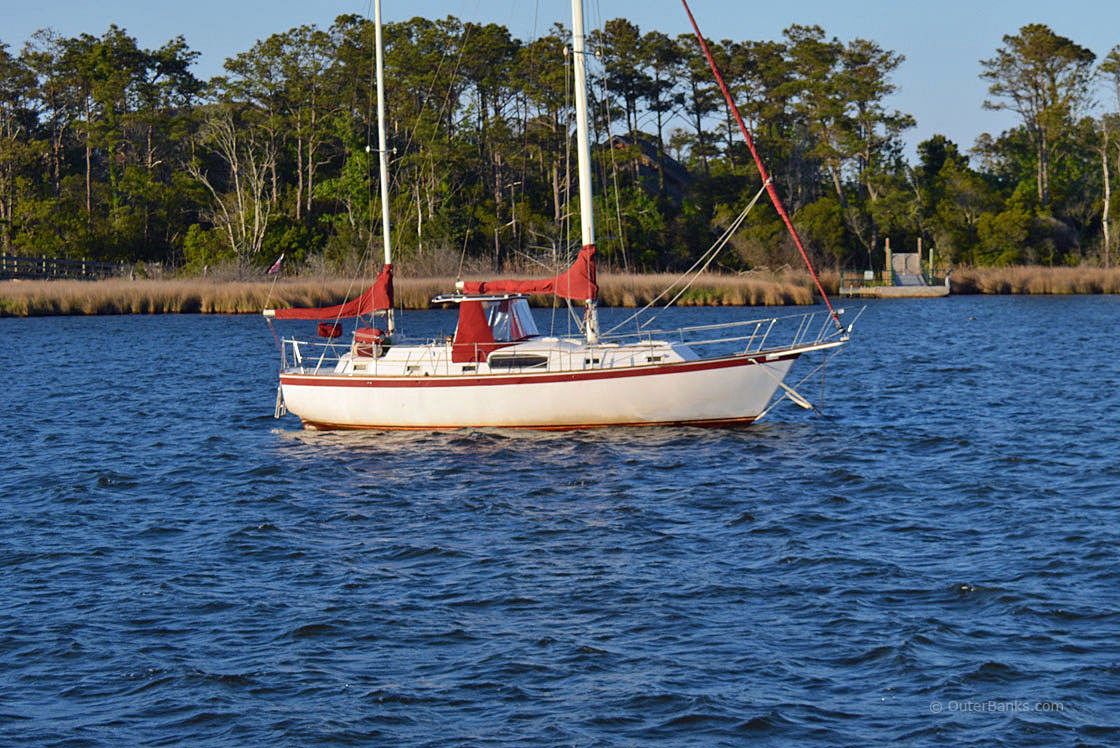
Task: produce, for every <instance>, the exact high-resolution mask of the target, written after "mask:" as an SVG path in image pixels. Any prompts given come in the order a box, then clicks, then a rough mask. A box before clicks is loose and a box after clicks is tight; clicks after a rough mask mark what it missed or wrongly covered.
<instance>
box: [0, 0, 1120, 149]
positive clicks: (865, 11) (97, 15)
mask: <svg viewBox="0 0 1120 748" xmlns="http://www.w3.org/2000/svg"><path fill="white" fill-rule="evenodd" d="M584 3H585V7H586V14H587V19H588V25H589V26H593V25H596V23H597V22H599V23H601V22H602V21H603V20H606V19H609V18H617V17H625V18H629V19H630V20H631V21H633V22H634V23H636V24H637V25H638V26H639V27H641V29H642V30H643V31H650V30H653V29H657V30H660V31H663V32H665V33H667V34H670V35H676V34H680V33H685V32H687V31H689V27H688V21H687V19H686V17H685V15H684V12H683V10H682V9H681V6H680V3H679V2H678V1H677V0H584ZM691 5H692V9H693V12H694V13H695V14H696V17H697V21H698V22H699V24H700V27H701V29H702V30H703V31H704V33H705V34H706V35H707V36H708V37H712V38H717V39H725V38H730V39H735V40H745V39H777V38H780V37H781V33H782V29H784V28H786V27H787V26H789V25H790V24H794V23H800V24H818V25H820V26H822V27H823V28H824V29H825V31H826V32H827V33H828V34H830V35H832V36H836V37H839V38H840V39H841V40H842V41H847V40H849V39H852V38H855V37H865V38H869V39H873V40H875V41H876V42H878V43H879V44H880V45H882V46H883V47H886V48H887V49H891V50H893V51H895V52H900V53H902V54H903V55H905V56H906V61H905V62H904V63H903V64H902V66H901V67H900V68H899V70H898V71H897V73H896V75H895V83H896V84H897V86H898V88H899V91H898V93H897V94H896V95H895V96H894V97H893V101H892V103H893V105H894V107H896V108H897V109H900V110H902V111H904V112H908V113H910V114H912V115H914V116H915V118H916V119H917V120H918V126H917V127H916V128H915V129H913V130H911V131H910V132H909V133H908V134H907V141H908V143H909V144H910V145H911V148H912V147H913V145H914V144H916V143H918V142H920V141H922V140H924V139H925V138H928V137H929V136H931V135H933V134H935V133H941V134H944V135H947V136H948V137H949V138H951V139H952V140H954V141H956V142H957V143H959V144H960V145H961V146H962V147H964V148H968V147H971V146H972V144H973V142H974V141H975V139H976V136H977V135H979V134H980V133H981V132H991V133H993V134H996V133H998V132H1000V131H1002V130H1004V129H1006V128H1007V127H1009V126H1011V125H1013V124H1015V120H1014V118H1013V116H1012V115H1010V114H1008V113H1003V112H990V111H985V110H984V109H983V108H982V106H981V104H982V102H983V100H984V96H985V86H984V83H983V82H982V81H981V80H980V79H979V78H978V74H979V72H980V65H979V62H978V61H979V60H980V59H981V58H986V57H991V56H992V55H993V53H994V51H995V49H996V48H997V47H998V46H1000V44H1001V39H1002V37H1003V35H1004V34H1011V33H1015V32H1016V31H1017V30H1018V29H1019V27H1020V26H1023V25H1024V24H1027V23H1045V24H1047V25H1049V26H1050V27H1051V28H1053V29H1054V30H1055V31H1056V32H1057V33H1059V34H1062V35H1064V36H1068V37H1070V38H1071V39H1073V40H1074V41H1075V42H1077V43H1079V44H1081V45H1083V46H1086V47H1089V48H1090V49H1092V50H1093V51H1094V52H1096V53H1097V55H1098V56H1103V55H1105V54H1107V52H1108V51H1109V49H1111V48H1112V47H1113V46H1115V45H1117V44H1120V2H1116V0H1064V1H1062V2H1054V0H1045V1H1044V0H987V1H985V0H979V1H977V0H971V1H967V0H934V1H933V2H929V1H926V2H906V1H905V0H903V1H901V2H899V1H897V0H896V1H893V2H892V1H890V0H846V1H840V0H831V1H829V0H800V2H778V3H774V2H747V0H692V2H691ZM371 7H372V6H371V4H370V0H360V1H357V0H338V1H337V2H334V3H323V2H314V1H312V2H307V1H306V0H305V1H304V2H295V0H271V1H270V2H264V1H263V0H226V1H225V2H219V1H218V0H181V1H179V2H174V3H168V2H163V3H161V2H153V0H145V1H141V0H100V1H99V2H88V0H86V1H83V2H77V1H75V0H39V1H38V2H35V1H34V0H32V1H31V2H23V1H21V0H4V1H3V3H2V4H0V42H3V43H6V44H7V45H8V46H9V47H10V48H12V49H18V48H20V47H21V46H22V45H23V43H24V42H25V41H26V40H27V38H28V37H29V36H30V35H31V34H32V33H33V32H34V31H35V30H36V29H39V28H44V27H50V28H53V29H54V30H55V31H57V32H59V33H61V34H64V35H67V36H71V35H75V34H79V33H82V32H88V33H91V34H100V33H102V32H103V31H104V30H105V29H106V28H108V26H109V24H111V23H115V24H117V25H118V26H121V27H122V28H124V29H126V30H127V31H128V32H129V33H130V34H132V35H133V36H135V37H136V38H137V39H139V41H140V43H141V44H143V45H145V46H148V47H154V46H159V45H161V44H163V43H164V42H166V41H167V40H168V39H170V38H172V37H174V36H176V35H177V34H182V35H183V36H185V37H186V39H187V42H188V43H189V44H190V46H191V48H193V49H195V50H197V51H199V52H201V53H202V57H201V59H200V61H199V64H198V65H197V67H196V74H198V75H200V76H203V77H206V76H210V75H214V74H216V73H218V72H220V71H221V66H222V62H223V60H224V59H225V58H226V57H227V56H230V55H232V54H236V53H237V52H241V51H245V50H247V49H248V48H249V47H250V46H251V45H252V44H253V42H254V41H256V40H258V39H263V38H264V37H266V36H268V35H269V34H273V33H276V32H280V31H285V30H287V29H289V28H292V27H293V26H298V25H300V24H304V23H312V24H318V25H320V26H324V27H325V26H327V25H329V24H330V22H331V20H333V18H334V17H335V16H337V15H339V14H342V13H357V14H360V15H367V14H369V13H370V12H371ZM382 8H383V12H384V14H385V17H386V19H387V20H390V21H393V20H402V19H405V18H410V17H412V16H416V15H421V16H428V17H443V16H446V15H454V16H456V17H458V18H461V19H465V20H475V21H492V22H496V23H503V24H505V25H507V26H509V27H510V29H511V30H512V31H513V33H514V34H515V35H516V36H519V37H520V38H522V39H529V38H532V37H534V36H537V35H539V34H541V33H544V32H545V31H547V29H548V28H549V26H550V25H551V24H552V23H553V22H554V21H558V20H562V19H564V18H566V17H567V14H568V10H567V8H568V3H567V2H565V0H485V1H484V0H407V2H405V1H403V0H382ZM1101 98H1102V100H1104V101H1105V102H1106V103H1108V104H1110V105H1112V106H1114V105H1115V104H1114V102H1112V101H1111V100H1109V99H1108V98H1107V97H1106V96H1105V95H1104V93H1103V91H1102V96H1101Z"/></svg>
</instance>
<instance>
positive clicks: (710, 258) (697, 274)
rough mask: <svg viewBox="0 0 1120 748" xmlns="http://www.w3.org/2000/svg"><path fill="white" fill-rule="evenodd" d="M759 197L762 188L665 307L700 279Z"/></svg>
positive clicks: (669, 305) (651, 319) (675, 301)
mask: <svg viewBox="0 0 1120 748" xmlns="http://www.w3.org/2000/svg"><path fill="white" fill-rule="evenodd" d="M763 189H765V187H763ZM760 197H762V190H759V191H758V192H757V193H756V194H755V196H754V199H753V200H751V202H750V204H749V205H747V207H746V208H744V209H743V212H742V213H740V214H739V217H738V218H736V219H735V220H734V221H733V222H732V223H731V225H730V226H728V227H727V230H726V231H724V232H723V236H721V237H720V238H719V239H718V240H717V241H716V243H715V244H714V245H712V249H710V250H709V251H708V252H707V253H706V254H707V255H708V259H707V260H706V261H705V262H704V265H703V266H702V267H701V268H700V269H699V270H697V271H696V272H695V273H693V274H692V280H690V281H689V282H688V283H687V284H686V285H685V286H684V288H682V289H681V290H680V291H679V292H677V295H676V296H674V297H673V300H672V301H670V302H669V303H668V304H666V305H665V307H666V308H667V307H671V306H672V305H673V304H676V303H677V301H679V300H680V298H681V296H683V295H684V294H685V292H686V291H688V289H690V288H692V286H693V284H695V283H696V281H697V280H699V279H700V276H701V274H703V273H704V272H705V271H706V270H707V269H708V267H709V266H710V265H711V264H712V262H713V261H714V260H715V259H716V257H718V256H719V253H720V252H722V251H723V248H724V247H726V246H727V243H728V242H730V241H731V237H732V236H734V235H735V232H736V231H738V230H739V227H740V226H742V225H743V221H745V220H746V219H747V214H748V213H750V212H751V209H752V208H754V206H755V203H757V202H758V200H759V198H760ZM656 316H657V315H654V316H653V317H651V318H650V321H651V322H652V321H653V320H654V319H655V318H656ZM647 324H648V323H647Z"/></svg>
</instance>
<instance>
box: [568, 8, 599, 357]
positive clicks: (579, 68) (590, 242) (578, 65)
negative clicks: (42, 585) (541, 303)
mask: <svg viewBox="0 0 1120 748" xmlns="http://www.w3.org/2000/svg"><path fill="white" fill-rule="evenodd" d="M585 54H586V53H585V51H584V34H583V0H572V57H573V58H574V64H575V84H576V90H575V99H576V154H577V156H578V164H579V225H580V232H581V238H582V244H583V246H584V247H594V246H595V212H594V210H593V204H592V195H591V139H590V137H589V135H588V124H587V67H586V65H585V64H584V56H585ZM586 305H587V308H586V310H585V312H584V326H583V328H584V333H585V334H586V336H587V342H588V343H591V344H595V343H598V342H599V314H598V311H597V310H596V308H595V299H588V300H587V301H586Z"/></svg>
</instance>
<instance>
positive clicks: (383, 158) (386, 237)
mask: <svg viewBox="0 0 1120 748" xmlns="http://www.w3.org/2000/svg"><path fill="white" fill-rule="evenodd" d="M373 27H374V47H375V56H376V59H377V156H378V163H379V166H380V173H381V240H382V243H383V244H384V246H385V264H386V265H392V264H393V245H392V238H391V236H390V231H389V151H388V147H387V145H386V142H385V141H386V138H385V60H384V55H383V52H382V48H383V46H384V45H383V44H382V41H381V0H374V4H373ZM386 314H387V315H388V328H389V330H388V332H389V334H390V335H392V334H393V327H394V325H393V310H392V309H389V310H388V311H387V312H386Z"/></svg>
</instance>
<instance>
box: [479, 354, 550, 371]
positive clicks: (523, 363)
mask: <svg viewBox="0 0 1120 748" xmlns="http://www.w3.org/2000/svg"><path fill="white" fill-rule="evenodd" d="M487 363H489V364H490V368H491V369H539V368H542V367H545V366H548V356H540V355H537V354H535V353H512V354H510V353H506V354H493V355H491V356H490V359H489V361H488V362H487Z"/></svg>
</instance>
